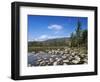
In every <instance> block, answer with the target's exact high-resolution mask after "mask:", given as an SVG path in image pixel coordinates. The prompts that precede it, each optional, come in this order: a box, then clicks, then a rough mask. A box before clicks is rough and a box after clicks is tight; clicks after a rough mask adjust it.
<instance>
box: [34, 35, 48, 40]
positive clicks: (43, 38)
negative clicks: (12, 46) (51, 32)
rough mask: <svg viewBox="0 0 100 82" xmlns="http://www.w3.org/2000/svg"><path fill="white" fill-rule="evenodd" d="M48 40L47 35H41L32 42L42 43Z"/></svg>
mask: <svg viewBox="0 0 100 82" xmlns="http://www.w3.org/2000/svg"><path fill="white" fill-rule="evenodd" d="M47 39H48V35H41V36H39V37H37V38H35V39H34V40H35V41H44V40H47Z"/></svg>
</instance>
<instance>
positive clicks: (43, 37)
mask: <svg viewBox="0 0 100 82" xmlns="http://www.w3.org/2000/svg"><path fill="white" fill-rule="evenodd" d="M62 37H65V36H48V35H41V36H39V37H37V38H35V39H34V40H33V41H45V40H48V39H55V38H62Z"/></svg>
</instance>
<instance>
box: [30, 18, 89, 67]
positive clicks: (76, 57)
mask: <svg viewBox="0 0 100 82" xmlns="http://www.w3.org/2000/svg"><path fill="white" fill-rule="evenodd" d="M87 51H88V47H87V29H81V22H80V21H79V20H78V22H77V27H76V30H75V31H74V32H72V33H71V34H70V37H63V38H55V39H49V40H45V41H31V42H28V53H31V56H32V55H33V57H36V59H35V60H34V61H32V62H28V66H29V67H30V66H53V65H77V64H88V55H87V54H88V52H87ZM28 56H30V55H28ZM28 61H29V59H28Z"/></svg>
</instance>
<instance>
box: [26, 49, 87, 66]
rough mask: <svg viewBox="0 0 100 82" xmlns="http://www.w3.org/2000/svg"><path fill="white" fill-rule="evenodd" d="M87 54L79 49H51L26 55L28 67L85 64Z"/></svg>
mask: <svg viewBox="0 0 100 82" xmlns="http://www.w3.org/2000/svg"><path fill="white" fill-rule="evenodd" d="M87 63H88V56H87V52H86V51H84V50H80V49H71V48H64V49H55V50H54V49H51V50H45V51H38V52H35V51H34V52H30V53H28V66H29V67H30V66H56V65H77V64H87Z"/></svg>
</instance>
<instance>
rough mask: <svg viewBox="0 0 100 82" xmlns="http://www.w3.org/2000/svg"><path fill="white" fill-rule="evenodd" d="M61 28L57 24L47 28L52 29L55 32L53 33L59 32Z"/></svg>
mask: <svg viewBox="0 0 100 82" xmlns="http://www.w3.org/2000/svg"><path fill="white" fill-rule="evenodd" d="M62 28H63V27H62V26H61V25H58V24H53V25H50V26H48V29H52V30H55V31H59V30H61V29H62Z"/></svg>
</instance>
